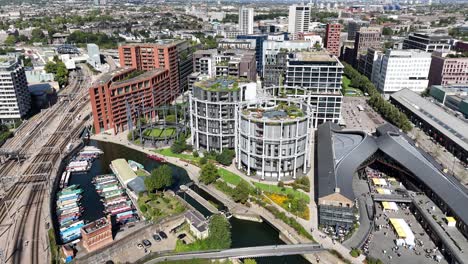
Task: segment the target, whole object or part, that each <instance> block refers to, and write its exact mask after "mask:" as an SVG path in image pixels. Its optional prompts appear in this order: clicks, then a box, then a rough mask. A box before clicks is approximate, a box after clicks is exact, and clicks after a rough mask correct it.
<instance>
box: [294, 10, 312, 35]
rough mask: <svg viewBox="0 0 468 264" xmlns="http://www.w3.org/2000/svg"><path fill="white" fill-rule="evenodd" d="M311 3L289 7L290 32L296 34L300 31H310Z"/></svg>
mask: <svg viewBox="0 0 468 264" xmlns="http://www.w3.org/2000/svg"><path fill="white" fill-rule="evenodd" d="M310 11H311V7H310V5H292V6H290V7H289V24H288V32H289V33H290V34H291V35H293V36H294V35H296V34H297V33H299V32H309V27H310Z"/></svg>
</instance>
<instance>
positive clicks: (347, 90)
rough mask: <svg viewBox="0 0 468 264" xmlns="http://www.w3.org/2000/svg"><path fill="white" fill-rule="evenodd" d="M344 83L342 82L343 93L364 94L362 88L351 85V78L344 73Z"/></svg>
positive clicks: (351, 94)
mask: <svg viewBox="0 0 468 264" xmlns="http://www.w3.org/2000/svg"><path fill="white" fill-rule="evenodd" d="M342 80H343V83H342V84H341V87H342V88H343V94H344V95H345V96H363V93H362V91H361V90H359V89H357V88H355V87H352V86H350V84H351V80H350V79H349V78H348V77H346V76H345V75H343V79H342Z"/></svg>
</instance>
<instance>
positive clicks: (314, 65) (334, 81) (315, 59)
mask: <svg viewBox="0 0 468 264" xmlns="http://www.w3.org/2000/svg"><path fill="white" fill-rule="evenodd" d="M288 56H289V58H288V62H287V65H286V75H285V86H288V87H301V88H303V89H304V90H305V93H306V94H304V95H302V96H301V97H307V99H308V100H309V99H310V100H309V103H311V104H312V106H313V109H314V110H315V111H314V117H315V120H314V122H315V124H314V127H317V125H318V124H321V123H324V122H326V121H332V122H335V123H338V122H339V121H340V119H341V102H342V97H343V96H342V94H341V83H342V80H341V78H342V75H343V69H344V67H343V65H342V64H341V62H340V61H339V60H338V59H337V58H336V57H335V56H333V55H330V54H329V53H328V52H326V51H324V50H322V51H315V52H294V53H290V54H289V55H288Z"/></svg>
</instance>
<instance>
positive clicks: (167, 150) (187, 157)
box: [154, 148, 200, 162]
mask: <svg viewBox="0 0 468 264" xmlns="http://www.w3.org/2000/svg"><path fill="white" fill-rule="evenodd" d="M154 152H156V153H159V154H161V155H164V156H167V157H173V158H179V159H185V160H191V161H194V162H198V160H199V159H200V158H199V157H198V158H195V157H194V156H193V155H190V154H184V153H180V154H177V153H174V152H172V151H171V148H165V149H155V150H154Z"/></svg>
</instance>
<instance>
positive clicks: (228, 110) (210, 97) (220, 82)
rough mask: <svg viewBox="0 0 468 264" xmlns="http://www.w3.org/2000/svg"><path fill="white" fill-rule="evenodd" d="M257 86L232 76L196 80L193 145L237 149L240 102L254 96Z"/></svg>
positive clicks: (195, 146) (192, 115)
mask: <svg viewBox="0 0 468 264" xmlns="http://www.w3.org/2000/svg"><path fill="white" fill-rule="evenodd" d="M255 88H256V84H255V83H248V82H246V81H245V80H244V79H236V78H231V77H218V78H212V79H208V80H203V81H200V82H197V83H194V84H193V89H192V92H191V93H190V99H189V102H190V127H191V132H192V144H193V147H194V148H195V149H197V150H199V149H204V150H208V151H210V150H215V151H218V152H221V151H223V149H225V148H231V149H233V148H234V138H235V111H236V106H237V105H238V104H239V102H241V101H244V100H245V99H246V97H252V96H254V95H255Z"/></svg>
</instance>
